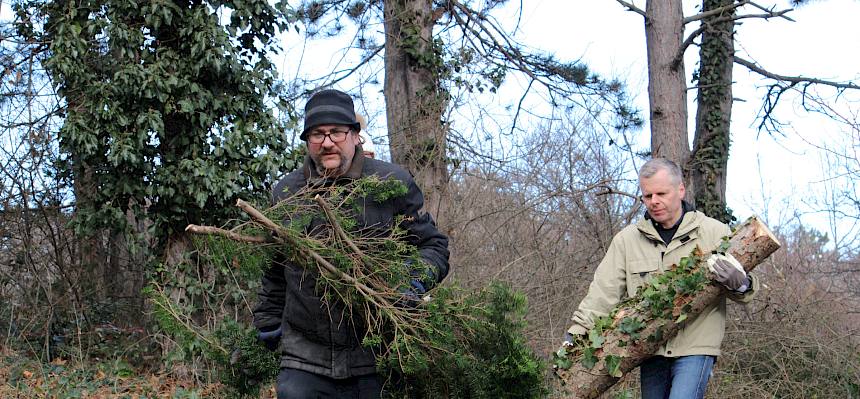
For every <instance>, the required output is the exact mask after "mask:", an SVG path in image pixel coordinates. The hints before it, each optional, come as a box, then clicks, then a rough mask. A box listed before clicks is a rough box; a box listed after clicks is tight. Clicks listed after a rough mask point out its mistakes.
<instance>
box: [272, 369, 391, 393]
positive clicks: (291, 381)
mask: <svg viewBox="0 0 860 399" xmlns="http://www.w3.org/2000/svg"><path fill="white" fill-rule="evenodd" d="M277 392H278V399H324V398H345V399H377V398H379V397H380V396H381V395H382V384H381V383H380V381H379V376H378V375H376V374H370V375H363V376H358V377H352V378H347V379H343V380H336V379H334V378H329V377H325V376H322V375H318V374H314V373H309V372H307V371H302V370H296V369H289V368H282V369H281V372H280V374H278V385H277Z"/></svg>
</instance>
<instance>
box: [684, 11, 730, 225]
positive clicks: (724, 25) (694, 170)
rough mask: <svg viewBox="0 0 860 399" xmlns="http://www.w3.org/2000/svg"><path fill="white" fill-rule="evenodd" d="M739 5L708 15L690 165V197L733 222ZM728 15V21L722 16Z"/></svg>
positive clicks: (707, 211)
mask: <svg viewBox="0 0 860 399" xmlns="http://www.w3.org/2000/svg"><path fill="white" fill-rule="evenodd" d="M732 3H733V0H704V1H703V2H702V12H703V13H705V12H708V11H711V10H714V9H718V8H721V7H726V6H730V5H732ZM733 15H734V9H731V10H729V11H723V12H722V13H720V14H717V15H713V16H710V17H708V18H705V19H704V20H702V24H703V26H704V27H705V30H704V32H703V33H702V46H701V48H700V50H699V60H700V61H699V63H700V67H699V78H698V80H699V84H698V86H699V87H698V95H697V103H698V109H697V112H696V135H695V141H694V146H693V154H692V156H691V158H690V160H689V163H688V165H687V170H688V171H689V175H690V179H691V180H692V185H689V186H688V187H687V192H688V198H693V199H694V202H695V205H696V208H697V209H698V210H700V211H702V212H704V213H705V214H707V215H708V216H710V217H712V218H715V219H717V220H720V221H722V222H725V223H729V222H731V220H732V215H731V213H730V212H729V210H728V209H727V208H726V167H727V165H728V161H729V140H730V136H729V124H730V121H731V116H732V66H733V65H734V52H735V48H734V37H733V36H734V22H733V21H732V20H731V17H732V16H733ZM721 20H722V21H721Z"/></svg>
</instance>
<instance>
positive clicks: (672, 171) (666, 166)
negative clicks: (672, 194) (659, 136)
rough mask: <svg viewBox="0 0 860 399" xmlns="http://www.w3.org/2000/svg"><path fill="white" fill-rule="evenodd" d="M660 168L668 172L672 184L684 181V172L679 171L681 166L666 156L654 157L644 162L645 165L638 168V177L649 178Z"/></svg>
mask: <svg viewBox="0 0 860 399" xmlns="http://www.w3.org/2000/svg"><path fill="white" fill-rule="evenodd" d="M661 170H665V171H666V172H669V177H670V178H672V183H673V184H681V183H683V182H684V174H683V173H682V172H681V168H679V167H678V164H676V163H674V162H672V161H670V160H668V159H666V158H654V159H652V160H650V161H648V162H645V165H642V167H641V168H639V178H640V179H641V178H643V177H644V178H649V177H651V176H654V175H655V174H657V172H659V171H661Z"/></svg>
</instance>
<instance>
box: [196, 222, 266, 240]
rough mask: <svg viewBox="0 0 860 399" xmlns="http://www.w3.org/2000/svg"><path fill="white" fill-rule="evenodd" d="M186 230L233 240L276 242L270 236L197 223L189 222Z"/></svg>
mask: <svg viewBox="0 0 860 399" xmlns="http://www.w3.org/2000/svg"><path fill="white" fill-rule="evenodd" d="M185 231H187V232H189V233H194V234H203V235H216V236H222V237H226V238H229V239H231V240H233V241H239V242H244V243H248V244H267V243H273V242H275V241H274V240H272V239H271V238H269V237H260V236H249V235H244V234H239V233H236V232H234V231H230V230H225V229H222V228H220V227H214V226H199V225H196V224H189V225H188V226H187V227H185Z"/></svg>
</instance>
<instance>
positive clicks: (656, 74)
mask: <svg viewBox="0 0 860 399" xmlns="http://www.w3.org/2000/svg"><path fill="white" fill-rule="evenodd" d="M645 14H646V17H645V42H646V48H647V58H648V105H649V107H650V110H651V111H650V120H651V154H652V156H653V157H663V158H667V159H670V160H672V161H675V162H676V163H677V164H678V165H686V163H687V159H688V158H689V157H690V147H689V141H688V139H687V137H688V136H687V85H686V82H685V80H686V77H685V75H684V63H683V62H680V63H676V62H674V60H675V57H676V54H677V53H678V50H679V49H680V48H681V42H682V40H683V33H684V12H683V9H682V8H681V1H680V0H649V1H648V2H647V4H646V6H645Z"/></svg>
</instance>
